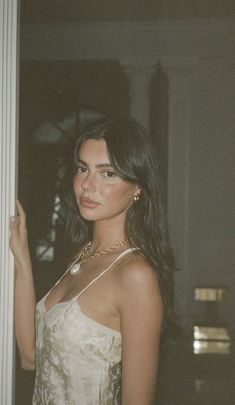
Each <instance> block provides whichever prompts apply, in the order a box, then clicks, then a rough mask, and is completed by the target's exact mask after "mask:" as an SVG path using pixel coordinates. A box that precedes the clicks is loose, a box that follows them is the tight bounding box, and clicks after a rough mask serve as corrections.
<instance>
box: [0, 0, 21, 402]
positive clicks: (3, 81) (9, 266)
mask: <svg viewBox="0 0 235 405" xmlns="http://www.w3.org/2000/svg"><path fill="white" fill-rule="evenodd" d="M17 21H18V9H17V0H0V123H1V126H0V167H1V176H0V231H1V240H0V404H2V405H11V404H13V403H14V387H13V384H14V333H13V311H14V305H13V291H14V272H13V259H12V255H11V254H10V251H9V242H8V240H9V217H10V215H11V214H13V213H14V206H15V203H14V201H15V189H16V149H17V137H16V133H17V127H18V120H17V110H18V101H17V99H18V78H17V77H18V62H17V60H18V52H17V49H18V48H17Z"/></svg>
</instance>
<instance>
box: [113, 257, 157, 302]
mask: <svg viewBox="0 0 235 405" xmlns="http://www.w3.org/2000/svg"><path fill="white" fill-rule="evenodd" d="M118 267H119V268H118V271H117V272H116V274H117V279H118V280H117V281H118V285H119V289H118V290H119V294H120V298H121V301H122V303H125V301H127V302H128V301H129V300H130V299H131V300H134V301H135V300H138V301H143V300H146V297H148V301H149V300H151V297H152V299H153V300H154V301H155V300H157V301H158V305H159V303H160V302H161V293H160V287H159V282H158V277H157V274H156V271H155V270H154V269H153V268H152V267H151V265H150V264H149V263H148V261H147V260H146V259H145V258H144V257H143V256H141V255H140V254H138V253H134V252H133V253H131V254H128V255H127V256H126V257H125V259H124V260H122V262H121V263H120V265H119V266H118Z"/></svg>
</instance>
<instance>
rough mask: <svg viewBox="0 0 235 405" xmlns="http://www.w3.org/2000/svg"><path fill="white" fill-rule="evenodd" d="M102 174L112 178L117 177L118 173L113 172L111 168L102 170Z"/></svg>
mask: <svg viewBox="0 0 235 405" xmlns="http://www.w3.org/2000/svg"><path fill="white" fill-rule="evenodd" d="M102 176H104V177H106V178H108V179H112V178H114V177H116V176H117V175H116V173H114V172H111V171H110V170H106V171H104V172H102Z"/></svg>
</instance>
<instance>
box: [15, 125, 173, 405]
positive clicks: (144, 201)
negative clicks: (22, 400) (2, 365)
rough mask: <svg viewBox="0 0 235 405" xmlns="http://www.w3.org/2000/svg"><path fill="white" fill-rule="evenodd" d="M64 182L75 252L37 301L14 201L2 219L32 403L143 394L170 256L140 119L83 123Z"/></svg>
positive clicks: (148, 394) (167, 309)
mask: <svg viewBox="0 0 235 405" xmlns="http://www.w3.org/2000/svg"><path fill="white" fill-rule="evenodd" d="M71 189H72V193H71V192H70V204H69V213H68V229H69V232H70V235H71V238H72V241H73V243H74V244H75V245H76V249H77V252H76V255H75V258H74V260H73V262H72V263H71V264H70V266H69V268H68V269H67V271H66V272H65V274H64V275H63V276H62V278H61V279H60V280H59V281H58V282H57V283H56V285H55V286H54V287H53V288H52V289H51V290H50V291H49V292H48V294H47V295H46V296H45V297H44V298H43V299H42V300H41V301H40V302H39V303H38V304H37V308H36V300H35V293H34V286H33V276H32V269H31V260H30V254H29V249H28V243H27V230H26V220H25V213H24V211H23V208H22V206H21V205H20V203H19V202H18V201H17V209H18V213H19V217H18V218H14V217H13V218H12V220H11V225H10V226H11V241H10V243H11V248H12V251H13V254H14V256H15V268H16V287H15V302H16V307H15V325H16V338H17V343H18V347H19V351H20V355H21V361H22V366H23V368H25V369H34V368H35V363H36V382H35V389H34V397H33V404H35V405H39V404H40V405H42V404H50V405H52V404H55V405H60V404H61V405H62V404H63V405H64V404H69V405H72V404H76V405H77V404H81V405H88V404H89V405H93V404H94V405H95V404H102V405H109V404H110V405H111V404H112V405H113V404H122V405H149V404H152V403H153V401H154V393H155V386H156V376H157V368H158V359H159V346H160V336H161V331H162V330H164V327H165V325H167V322H168V320H169V317H170V315H169V314H171V306H170V299H169V296H170V294H169V291H170V290H169V289H168V285H167V283H168V281H167V280H168V275H169V274H170V272H169V270H171V267H172V265H173V261H172V255H171V251H170V249H169V246H168V244H167V236H166V227H165V223H164V218H163V215H162V212H161V208H160V199H159V178H158V173H157V165H156V157H155V153H154V148H153V146H152V145H151V142H150V140H149V139H148V138H147V137H146V136H145V134H144V132H143V129H142V127H141V126H140V125H139V124H138V123H137V122H136V121H134V120H133V119H131V118H122V119H106V120H101V121H99V122H97V123H95V124H92V125H90V126H89V127H87V129H86V130H85V131H84V132H83V133H82V134H81V136H80V137H79V139H78V141H77V144H76V147H75V153H74V174H73V181H72V187H71ZM70 191H71V190H70ZM35 310H36V317H35V316H34V315H35ZM34 319H36V327H35V321H34ZM35 330H36V331H35ZM35 335H36V338H35ZM35 341H36V343H35Z"/></svg>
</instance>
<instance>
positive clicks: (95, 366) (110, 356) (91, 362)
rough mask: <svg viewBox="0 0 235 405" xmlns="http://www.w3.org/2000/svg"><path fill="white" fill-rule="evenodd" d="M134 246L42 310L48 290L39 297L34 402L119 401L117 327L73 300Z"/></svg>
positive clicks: (90, 404) (105, 404)
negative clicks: (71, 293) (102, 321)
mask: <svg viewBox="0 0 235 405" xmlns="http://www.w3.org/2000/svg"><path fill="white" fill-rule="evenodd" d="M132 250H133V249H132V248H130V249H127V250H125V251H124V252H122V253H121V255H119V256H118V257H117V258H116V260H115V261H114V262H113V263H112V264H111V265H110V266H109V267H108V268H106V269H105V270H103V271H102V272H101V273H100V274H99V275H98V277H96V278H95V279H94V280H92V281H91V282H90V283H89V284H88V285H87V286H86V287H85V288H84V289H83V290H82V291H81V292H80V293H79V294H78V295H76V296H75V297H74V298H72V299H71V300H69V301H66V302H60V303H58V304H56V305H54V306H53V307H52V308H51V309H50V310H48V311H46V309H45V300H46V297H47V295H48V294H49V292H50V291H49V292H48V293H47V294H46V296H44V297H43V298H42V299H41V301H39V302H38V304H37V308H36V380H35V387H34V395H33V405H119V404H121V333H120V332H118V331H115V330H113V329H110V328H108V327H106V326H104V325H102V324H100V323H98V322H96V321H94V320H92V319H91V318H89V317H87V316H86V315H85V314H84V313H83V312H82V310H81V308H80V306H79V304H78V301H77V300H78V298H79V296H80V295H81V294H82V293H83V292H84V291H85V290H87V288H89V287H90V286H91V285H92V284H93V283H94V282H95V281H96V280H97V279H99V278H100V277H102V276H103V275H104V274H105V273H106V272H107V271H109V270H110V269H111V268H112V266H113V265H114V264H115V263H116V262H117V261H118V260H119V259H120V258H121V257H123V256H124V255H125V254H127V253H128V252H130V251H132ZM65 274H66V273H65ZM65 274H64V275H65ZM64 275H63V276H62V278H63V277H64ZM60 280H61V279H60ZM60 280H59V281H60ZM59 281H58V282H57V283H56V284H58V283H59Z"/></svg>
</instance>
